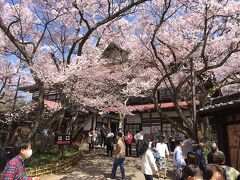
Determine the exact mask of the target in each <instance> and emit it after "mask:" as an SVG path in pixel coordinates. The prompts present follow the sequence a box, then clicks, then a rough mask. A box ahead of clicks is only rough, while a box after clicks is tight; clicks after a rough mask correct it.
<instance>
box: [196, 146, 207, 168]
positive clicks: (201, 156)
mask: <svg viewBox="0 0 240 180" xmlns="http://www.w3.org/2000/svg"><path fill="white" fill-rule="evenodd" d="M205 147H206V145H205V144H204V143H199V145H198V148H197V150H196V152H195V154H196V156H197V158H198V166H199V168H200V169H201V171H202V172H204V171H205V168H206V161H205V156H204V154H203V152H204V149H205Z"/></svg>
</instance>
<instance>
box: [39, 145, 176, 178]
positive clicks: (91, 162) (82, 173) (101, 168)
mask: <svg viewBox="0 0 240 180" xmlns="http://www.w3.org/2000/svg"><path fill="white" fill-rule="evenodd" d="M112 165H113V158H110V157H107V156H106V152H104V150H103V149H102V148H96V149H94V150H93V151H92V152H91V153H86V154H85V155H84V157H83V158H82V159H81V160H80V161H79V162H78V163H77V165H76V166H74V167H72V168H71V169H70V170H66V171H65V172H64V171H63V172H62V173H61V174H57V175H56V174H50V175H47V176H42V177H40V178H41V180H75V179H76V180H77V179H79V180H106V179H107V178H108V177H110V173H111V169H112ZM140 166H141V159H140V158H133V157H126V159H125V171H126V179H127V180H144V179H145V178H144V176H143V174H142V173H141V170H140V169H141V167H140ZM168 166H169V167H168V168H169V171H168V178H167V179H172V178H171V177H172V175H173V172H172V162H171V161H170V162H169V163H168ZM120 177H121V176H120V169H119V168H118V171H117V179H121V178H120ZM155 179H156V178H155ZM159 179H161V178H159Z"/></svg>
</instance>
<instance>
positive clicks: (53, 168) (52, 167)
mask: <svg viewBox="0 0 240 180" xmlns="http://www.w3.org/2000/svg"><path fill="white" fill-rule="evenodd" d="M82 156H83V153H82V151H80V152H79V153H77V154H76V155H74V156H73V157H71V158H69V159H67V160H65V161H62V162H58V163H55V164H48V165H45V166H40V167H36V168H30V169H28V170H26V173H27V174H28V176H32V177H33V176H40V175H45V174H49V173H57V172H61V171H64V170H67V169H69V168H70V167H72V166H73V165H74V164H76V163H77V162H78V160H79V159H80V158H81V157H82Z"/></svg>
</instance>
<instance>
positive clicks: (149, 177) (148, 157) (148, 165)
mask: <svg viewBox="0 0 240 180" xmlns="http://www.w3.org/2000/svg"><path fill="white" fill-rule="evenodd" d="M155 148H156V143H155V142H153V143H152V144H151V147H150V148H149V147H148V142H144V143H143V151H142V152H143V156H142V167H141V171H142V173H143V174H144V176H145V179H146V180H153V174H154V173H156V174H157V176H159V172H158V168H157V165H156V161H155V158H154V156H153V149H155Z"/></svg>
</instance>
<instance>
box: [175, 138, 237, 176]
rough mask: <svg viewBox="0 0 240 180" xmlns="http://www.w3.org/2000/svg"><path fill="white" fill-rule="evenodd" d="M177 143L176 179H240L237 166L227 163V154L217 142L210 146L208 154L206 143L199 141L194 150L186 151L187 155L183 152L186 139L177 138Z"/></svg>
mask: <svg viewBox="0 0 240 180" xmlns="http://www.w3.org/2000/svg"><path fill="white" fill-rule="evenodd" d="M176 145H177V147H176V148H175V150H174V153H173V164H174V171H175V179H213V180H225V179H227V180H236V179H240V174H239V172H238V171H237V170H236V169H235V168H233V167H230V166H227V165H225V155H224V153H223V152H222V151H220V150H219V149H218V147H217V144H216V143H213V144H212V145H211V146H210V149H211V150H210V152H209V153H208V154H207V156H205V152H206V151H205V150H206V145H205V144H204V143H199V144H198V145H197V147H196V149H195V150H194V151H193V150H192V151H188V152H186V153H187V154H186V156H184V154H183V150H184V146H185V144H184V141H182V140H181V139H180V140H177V141H176ZM192 149H193V148H192Z"/></svg>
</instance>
